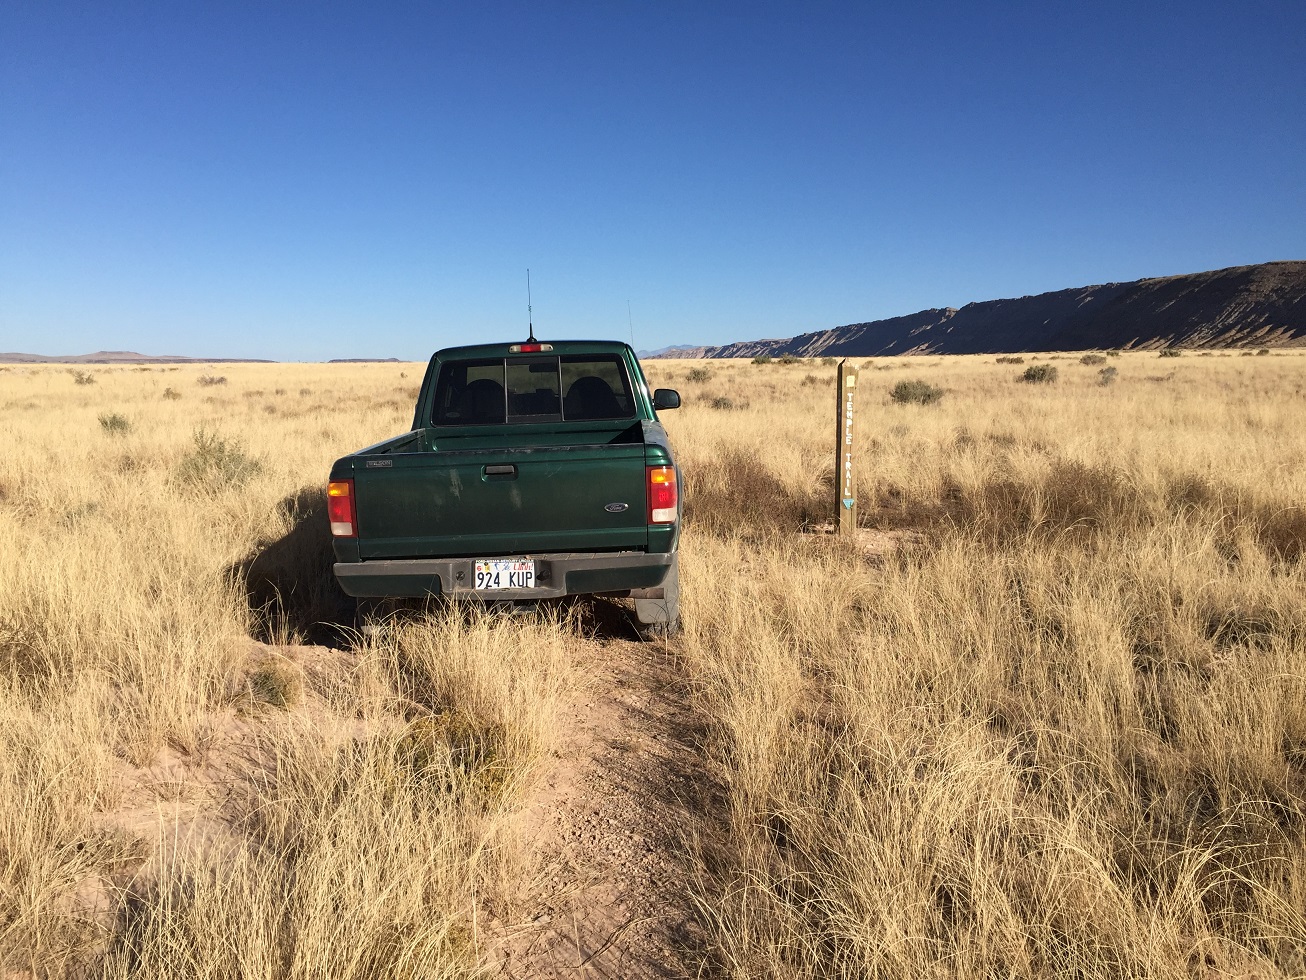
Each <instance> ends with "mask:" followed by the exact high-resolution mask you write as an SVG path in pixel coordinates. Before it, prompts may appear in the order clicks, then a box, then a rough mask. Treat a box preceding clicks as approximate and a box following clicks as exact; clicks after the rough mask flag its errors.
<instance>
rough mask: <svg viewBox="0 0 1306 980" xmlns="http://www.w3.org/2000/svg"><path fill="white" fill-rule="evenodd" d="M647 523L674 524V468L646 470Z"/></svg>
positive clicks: (655, 467)
mask: <svg viewBox="0 0 1306 980" xmlns="http://www.w3.org/2000/svg"><path fill="white" fill-rule="evenodd" d="M648 522H649V523H650V524H674V523H676V468H675V467H674V466H650V467H649V468H648Z"/></svg>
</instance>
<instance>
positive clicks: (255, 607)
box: [226, 487, 354, 647]
mask: <svg viewBox="0 0 1306 980" xmlns="http://www.w3.org/2000/svg"><path fill="white" fill-rule="evenodd" d="M277 510H278V511H280V512H281V514H282V515H284V516H285V518H286V519H287V521H288V523H289V525H290V529H289V530H288V531H286V533H285V534H283V535H282V536H281V537H279V538H272V539H268V540H264V541H260V542H259V543H258V545H257V546H256V547H255V550H254V552H253V554H251V555H249V556H248V557H246V558H244V559H242V560H241V561H239V562H236V563H235V564H233V565H231V566H229V567H228V568H227V569H226V574H227V576H228V577H229V578H230V580H231V581H232V582H233V584H235V586H236V587H237V589H239V590H241V591H242V592H243V593H244V596H245V601H246V602H247V603H248V605H249V609H250V612H251V614H252V616H251V629H250V633H251V635H252V636H253V637H254V639H256V640H258V641H260V642H262V643H283V642H288V641H289V640H290V639H291V638H297V639H298V640H299V642H303V643H314V644H319V645H322V646H330V647H345V646H349V645H350V644H351V642H352V641H351V633H352V629H353V625H354V600H353V599H351V598H350V597H349V596H347V595H345V593H344V592H343V591H341V589H340V586H339V585H337V584H336V578H335V575H334V574H333V573H332V571H331V566H332V564H333V563H334V562H335V555H334V553H333V552H332V549H331V527H330V525H329V523H328V522H327V510H326V493H325V492H324V491H323V490H322V489H320V488H317V487H306V488H304V489H302V490H300V491H298V492H297V493H294V494H292V495H290V496H289V497H286V498H285V499H284V500H282V501H280V502H279V503H278V504H277Z"/></svg>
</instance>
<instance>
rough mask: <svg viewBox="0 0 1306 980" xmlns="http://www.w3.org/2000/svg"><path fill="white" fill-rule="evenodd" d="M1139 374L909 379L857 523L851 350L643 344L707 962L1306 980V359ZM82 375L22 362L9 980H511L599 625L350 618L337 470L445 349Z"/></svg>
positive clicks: (10, 714)
mask: <svg viewBox="0 0 1306 980" xmlns="http://www.w3.org/2000/svg"><path fill="white" fill-rule="evenodd" d="M1036 363H1051V364H1054V365H1055V366H1056V367H1057V368H1058V379H1057V381H1056V382H1055V383H1052V384H1047V385H1039V384H1024V383H1019V382H1017V380H1016V378H1017V377H1018V376H1019V375H1020V374H1021V373H1022V372H1023V371H1024V370H1025V369H1026V368H1027V367H1029V366H1030V365H1031V364H1036ZM1106 366H1107V367H1115V368H1117V369H1118V377H1117V378H1116V379H1115V381H1114V383H1111V384H1107V385H1103V384H1101V383H1100V373H1099V372H1100V371H1101V370H1102V367H1100V366H1097V365H1084V364H1081V363H1080V362H1079V357H1078V356H1077V355H1075V356H1069V355H1065V356H1059V357H1058V356H1056V355H1041V356H1039V357H1038V360H1035V359H1034V358H1032V357H1030V356H1029V355H1026V357H1025V363H1024V364H1023V365H1021V366H1016V365H1012V364H996V363H995V362H994V358H992V357H974V358H941V357H922V358H905V359H878V360H875V361H873V362H871V363H869V364H868V365H867V367H866V369H865V370H864V371H863V372H862V376H861V378H862V380H861V382H860V385H861V387H860V402H859V419H858V425H859V432H860V435H861V440H862V451H861V453H860V454H859V458H858V460H857V467H858V482H859V487H860V497H861V500H862V512H861V517H862V522H863V524H864V525H865V526H866V527H867V528H868V529H873V531H876V532H881V533H878V534H874V533H873V532H872V531H871V530H868V531H867V532H866V533H867V535H868V537H870V538H871V541H870V542H869V543H868V542H867V541H862V542H859V543H858V544H849V543H845V542H841V541H839V540H837V539H834V538H832V537H830V536H827V535H824V534H821V533H815V532H814V528H815V525H817V524H819V523H821V522H824V521H826V520H828V518H829V513H828V511H829V509H830V507H829V498H830V497H831V496H832V493H831V489H830V483H831V479H832V474H833V465H832V460H831V458H830V456H831V452H830V450H831V443H832V441H833V422H832V420H831V419H830V415H831V413H832V405H831V403H832V401H833V399H834V394H833V385H832V379H833V373H834V368H833V367H832V366H830V365H828V364H821V363H819V362H804V363H802V364H794V365H782V364H778V363H772V364H767V365H752V364H748V363H746V362H698V363H691V362H674V361H672V362H651V363H650V364H648V365H646V367H647V368H648V370H649V373H650V375H651V380H652V381H653V382H654V383H655V384H659V385H669V386H672V387H677V388H679V389H680V390H681V392H682V395H683V396H684V402H685V407H684V408H683V409H681V410H680V411H678V412H668V413H666V414H665V416H664V420H665V422H666V424H667V426H668V428H669V430H670V431H671V434H672V438H673V440H674V441H675V444H676V448H677V451H678V453H679V455H680V458H681V460H682V463H683V466H684V469H685V478H686V496H687V500H688V508H689V510H688V527H687V530H686V534H685V538H684V543H683V549H684V550H683V560H682V566H683V577H682V581H683V583H684V587H683V613H684V619H685V632H684V635H683V636H682V637H681V639H680V640H678V641H673V643H672V649H673V651H674V652H675V654H676V656H677V657H678V659H679V662H680V663H681V664H682V667H683V669H684V671H685V672H686V673H687V674H688V675H689V677H690V678H691V681H692V688H693V690H694V691H695V695H694V698H695V706H696V707H697V709H698V710H699V711H700V712H701V714H702V715H703V716H704V718H705V719H706V721H707V723H708V727H707V731H708V732H709V733H710V734H709V738H708V742H707V744H706V746H705V754H706V758H705V760H704V765H705V766H706V767H707V768H708V770H709V772H710V774H711V775H712V776H713V777H714V778H715V779H717V780H718V781H719V782H720V784H721V786H722V787H724V793H723V794H722V799H723V800H724V805H723V808H722V810H721V811H720V812H711V813H704V814H703V815H702V820H701V823H700V825H698V826H696V827H693V828H690V829H689V830H688V831H687V833H686V844H687V846H688V847H689V848H691V850H692V851H693V854H694V855H695V859H696V861H697V862H698V867H699V868H700V872H699V874H698V876H697V880H696V882H695V889H696V895H697V898H698V901H699V903H700V907H701V910H702V917H703V919H704V921H705V922H706V923H707V926H708V932H709V935H710V937H711V942H710V947H709V949H707V950H705V951H703V956H704V957H705V959H706V966H705V970H706V972H707V973H709V974H711V973H718V974H721V975H726V976H734V977H795V976H799V977H844V976H847V977H853V976H877V977H919V976H927V975H928V976H956V977H980V976H985V977H987V976H1030V975H1039V976H1052V975H1057V976H1059V975H1079V976H1119V977H1135V976H1139V977H1208V976H1209V977H1215V976H1220V975H1248V976H1302V975H1306V953H1304V950H1306V921H1304V915H1306V913H1304V912H1303V910H1304V909H1306V803H1304V802H1303V798H1304V797H1306V589H1303V585H1304V584H1306V582H1303V578H1304V576H1306V571H1304V568H1303V564H1302V556H1303V550H1304V549H1306V513H1304V512H1303V510H1302V507H1301V502H1302V501H1303V500H1306V471H1304V470H1303V467H1302V461H1303V460H1304V459H1306V425H1303V422H1306V412H1304V411H1303V388H1304V387H1306V359H1303V358H1302V357H1301V356H1299V355H1295V354H1293V355H1280V356H1269V357H1259V358H1246V359H1243V358H1238V357H1236V356H1233V357H1230V356H1224V355H1215V356H1211V357H1199V356H1197V355H1194V354H1186V355H1185V356H1183V357H1181V358H1167V359H1164V360H1162V359H1159V358H1157V356H1156V355H1155V354H1141V353H1140V354H1134V353H1126V354H1124V355H1122V356H1119V357H1110V358H1108V360H1107V363H1106ZM691 372H698V373H696V374H694V375H693V376H692V378H691ZM704 373H705V374H706V375H707V376H706V377H703V374H704ZM84 374H85V375H86V376H88V377H91V378H93V381H92V382H91V383H83V382H79V381H78V379H77V378H76V377H75V376H74V375H73V374H72V373H70V372H69V371H67V370H64V369H59V368H53V367H11V368H8V369H0V433H3V436H4V439H3V444H4V445H5V447H6V452H5V453H4V454H3V457H2V458H0V522H3V527H4V529H5V534H4V537H3V538H2V539H0V667H2V668H3V669H2V670H0V686H3V691H2V692H0V694H2V696H3V699H4V701H3V704H4V707H3V708H0V967H3V968H4V969H7V970H9V971H11V972H14V973H16V974H18V975H24V974H27V973H30V974H32V975H61V974H66V973H86V974H89V975H95V976H126V975H134V976H156V975H157V976H176V977H182V976H187V977H189V976H212V977H231V976H266V977H299V976H305V977H307V976H354V977H383V976H384V977H390V976H414V977H416V976H423V977H425V976H465V975H472V974H475V973H477V972H478V971H479V970H481V969H483V967H484V965H485V962H486V955H485V934H484V929H483V928H482V927H481V923H480V919H479V917H480V916H481V915H482V914H483V913H484V910H485V909H487V908H489V907H493V905H494V902H495V896H496V895H499V894H506V893H508V892H510V891H512V890H513V889H512V888H510V887H509V884H510V879H511V878H512V877H513V876H514V875H517V874H518V873H519V869H520V863H519V862H518V861H517V860H516V858H515V857H514V847H515V844H514V841H513V839H512V832H511V823H510V821H509V816H510V813H511V811H512V809H513V808H514V807H515V806H517V805H519V803H520V802H521V800H522V799H523V793H524V792H525V790H526V788H527V787H528V786H529V783H530V777H531V773H532V772H533V771H535V769H536V768H538V766H539V764H540V761H541V760H542V759H543V758H544V757H546V756H547V754H548V753H549V752H550V750H551V748H552V746H553V745H554V741H555V735H556V733H555V731H554V725H555V719H554V709H555V706H556V705H557V704H558V703H559V700H560V698H562V697H564V696H565V692H566V691H567V690H568V689H569V688H570V687H572V686H573V685H575V684H577V683H580V681H579V680H578V679H577V676H576V673H577V672H576V671H575V670H573V669H572V664H573V662H574V658H575V656H576V651H577V650H578V649H580V650H583V649H584V642H585V641H584V639H583V637H581V636H580V635H579V634H578V632H577V629H576V627H575V625H574V624H573V623H569V622H555V621H548V620H543V621H517V620H503V619H497V618H492V617H486V616H482V615H477V614H475V613H473V612H470V611H466V610H459V609H455V610H450V611H446V612H444V613H441V614H438V615H436V616H435V617H433V618H431V619H428V620H424V621H418V622H416V623H414V624H412V625H410V626H408V627H405V628H404V629H402V630H400V631H398V632H395V633H391V634H389V635H384V636H382V637H381V638H380V639H378V640H377V641H376V642H374V643H370V644H363V645H360V644H359V643H358V642H357V641H356V639H354V638H352V637H350V636H348V635H347V634H345V633H343V632H342V631H341V630H340V629H339V628H338V627H337V626H334V625H332V624H338V623H341V622H343V621H345V618H346V615H347V613H346V611H345V610H344V609H343V607H342V604H341V601H340V599H339V597H338V595H337V594H336V593H335V592H334V590H333V589H332V588H331V583H330V580H329V577H327V576H325V575H324V574H323V570H324V567H325V563H326V562H328V561H329V557H328V556H329V547H328V545H327V542H326V537H325V531H324V526H323V514H322V498H321V491H320V487H321V485H322V482H323V481H324V479H325V475H326V472H327V468H328V466H329V464H330V462H331V461H332V460H333V459H334V458H335V457H336V456H338V455H340V454H341V453H343V452H346V451H349V450H352V449H355V448H357V447H359V446H362V445H366V444H368V443H370V442H373V441H376V440H377V439H380V438H383V437H385V436H388V435H391V434H394V433H396V432H398V431H402V430H403V429H406V428H407V427H408V424H409V421H410V418H411V410H412V402H413V399H414V397H415V394H416V386H417V384H418V381H419V379H420V374H421V366H420V365H391V364H386V365H228V366H221V367H217V368H215V367H213V366H206V367H204V368H198V367H182V368H167V369H163V368H153V369H150V370H140V369H136V370H130V369H125V368H90V369H87V370H86V372H84ZM218 377H225V378H226V379H227V380H226V381H225V382H224V383H216V382H215V381H213V380H212V379H215V378H218ZM203 378H209V379H210V380H209V381H207V382H204V381H202V379H203ZM902 380H921V381H925V382H928V383H930V384H933V385H937V386H939V387H942V388H943V389H944V391H945V394H944V395H943V397H942V399H941V400H940V401H938V402H937V403H935V404H930V405H919V404H898V403H896V402H894V401H893V400H892V399H891V398H890V395H889V392H890V390H891V389H892V388H893V386H894V385H895V384H896V383H897V382H899V381H902ZM102 418H108V419H113V420H114V421H111V422H104V421H102ZM886 541H887V542H889V543H891V544H892V545H893V547H887V548H886V547H884V546H883V543H884V542H886ZM872 545H873V546H872ZM323 641H326V642H327V643H328V644H329V645H328V646H326V647H323V646H319V645H313V644H315V643H320V642H323Z"/></svg>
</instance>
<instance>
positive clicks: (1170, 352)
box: [1157, 347, 1182, 357]
mask: <svg viewBox="0 0 1306 980" xmlns="http://www.w3.org/2000/svg"><path fill="white" fill-rule="evenodd" d="M1181 353H1182V352H1181V351H1180V350H1179V348H1178V347H1166V348H1164V349H1163V350H1162V351H1161V353H1160V354H1158V355H1157V356H1158V357H1178V356H1179V355H1180V354H1181Z"/></svg>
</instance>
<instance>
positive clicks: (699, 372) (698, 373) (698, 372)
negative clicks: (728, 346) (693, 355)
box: [685, 367, 712, 381]
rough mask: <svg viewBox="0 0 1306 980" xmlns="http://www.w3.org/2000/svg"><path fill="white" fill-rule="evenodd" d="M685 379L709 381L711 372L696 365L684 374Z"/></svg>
mask: <svg viewBox="0 0 1306 980" xmlns="http://www.w3.org/2000/svg"><path fill="white" fill-rule="evenodd" d="M685 380H686V381H711V380H712V372H711V371H709V370H708V369H707V368H701V367H696V368H693V369H691V370H690V372H689V373H688V374H687V375H685Z"/></svg>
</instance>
